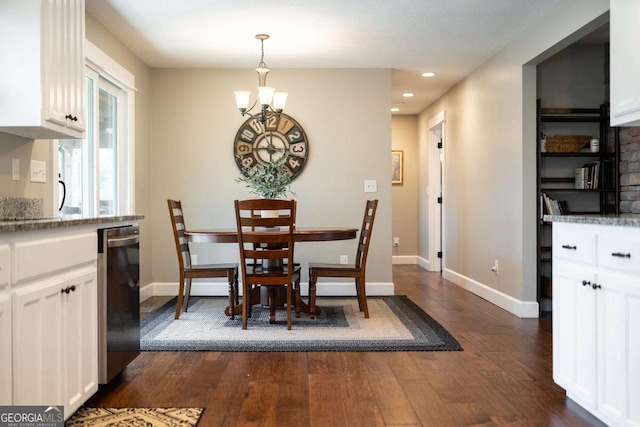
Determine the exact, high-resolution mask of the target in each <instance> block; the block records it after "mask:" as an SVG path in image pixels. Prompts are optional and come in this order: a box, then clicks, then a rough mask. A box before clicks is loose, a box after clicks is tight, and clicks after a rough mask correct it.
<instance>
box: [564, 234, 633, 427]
mask: <svg viewBox="0 0 640 427" xmlns="http://www.w3.org/2000/svg"><path fill="white" fill-rule="evenodd" d="M563 246H565V247H566V248H570V249H567V250H566V251H562V250H561V249H562V248H563ZM574 247H575V248H574ZM553 251H554V252H553V291H554V297H553V378H554V381H555V382H556V383H557V384H558V385H560V386H561V387H563V388H564V389H565V390H566V391H567V396H568V397H570V398H571V399H573V400H575V401H576V402H577V403H579V404H580V405H582V406H583V407H584V408H585V409H587V410H589V411H590V412H591V413H593V414H594V415H596V416H597V417H598V418H600V419H601V420H603V421H604V422H606V423H607V424H608V425H612V426H638V425H640V272H639V271H638V264H639V260H640V229H638V228H632V227H614V226H604V225H581V224H569V223H554V224H553ZM577 254H579V255H577Z"/></svg>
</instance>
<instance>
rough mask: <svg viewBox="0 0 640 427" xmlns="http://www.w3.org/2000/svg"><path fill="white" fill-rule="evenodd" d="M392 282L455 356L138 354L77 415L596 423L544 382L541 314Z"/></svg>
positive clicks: (424, 281) (401, 279)
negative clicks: (126, 411)
mask: <svg viewBox="0 0 640 427" xmlns="http://www.w3.org/2000/svg"><path fill="white" fill-rule="evenodd" d="M393 274H394V276H393V281H394V284H395V292H396V294H398V295H407V296H408V297H409V298H410V299H411V300H412V301H413V302H415V303H416V304H417V305H418V306H420V307H422V308H423V309H424V310H425V311H426V312H427V313H429V314H430V315H431V316H432V317H433V318H434V319H435V320H436V321H438V322H439V323H440V324H442V326H444V327H445V328H446V329H447V330H448V331H450V332H451V334H452V335H453V336H454V337H455V338H456V339H457V340H458V341H459V342H460V344H461V345H462V346H463V348H464V350H463V351H451V352H389V353H357V352H353V353H352V352H309V353H304V352H298V353H242V352H237V353H236V352H228V353H224V352H222V353H218V352H192V353H189V352H184V353H181V352H143V353H142V354H141V355H140V356H139V357H138V358H137V359H136V360H135V361H133V362H132V363H131V364H130V365H129V367H128V368H127V369H126V370H125V371H124V372H123V374H122V375H121V376H120V377H118V378H117V379H116V380H114V381H112V382H111V383H110V384H108V385H103V386H100V389H99V391H98V393H96V394H95V395H94V396H93V397H92V398H91V399H90V400H89V402H87V405H95V406H115V407H127V406H130V407H131V406H141V407H143V406H152V405H158V406H174V405H184V406H202V407H205V408H206V410H205V412H204V415H203V417H202V420H201V422H200V424H199V427H208V426H244V425H262V426H269V425H274V426H287V427H288V426H332V427H333V426H358V425H363V426H364V425H366V426H385V427H392V426H403V427H407V426H435V427H448V426H452V427H454V426H455V427H458V426H463V425H492V426H508V427H512V426H540V427H542V426H544V427H548V426H563V427H566V426H569V427H574V426H575V427H578V426H602V425H603V424H602V423H601V422H599V421H598V420H597V419H595V418H594V417H593V416H591V415H590V414H589V413H588V412H586V411H585V410H584V409H582V408H580V407H579V406H578V405H576V404H575V403H573V402H572V401H570V400H568V399H566V397H565V395H564V391H563V390H562V389H561V388H560V387H558V386H557V385H556V384H555V383H554V382H553V379H552V361H551V355H552V345H551V339H552V335H551V317H550V316H544V317H542V318H540V319H520V318H518V317H516V316H513V315H512V314H510V313H508V312H506V311H505V310H503V309H501V308H499V307H497V306H495V305H493V304H491V303H489V302H488V301H485V300H483V299H482V298H479V297H477V296H476V295H473V294H471V293H469V292H468V291H466V290H464V289H462V288H461V287H459V286H456V285H455V284H453V283H451V282H448V281H446V280H444V279H443V278H442V277H441V276H440V275H439V274H436V273H429V272H426V271H425V270H423V269H421V268H419V267H417V266H415V265H397V266H394V267H393ZM169 299H170V297H153V298H151V299H150V300H147V301H145V302H144V303H143V305H144V306H145V311H149V310H153V309H156V308H157V307H160V306H161V305H162V304H163V303H164V302H166V301H167V300H169ZM143 315H144V314H143Z"/></svg>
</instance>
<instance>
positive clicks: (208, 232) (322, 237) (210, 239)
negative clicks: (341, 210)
mask: <svg viewBox="0 0 640 427" xmlns="http://www.w3.org/2000/svg"><path fill="white" fill-rule="evenodd" d="M357 234H358V229H357V228H333V227H326V228H305V227H302V228H296V229H295V230H294V232H293V239H294V241H295V242H296V243H298V242H330V241H334V240H350V239H355V238H356V235H357ZM184 235H185V237H186V238H187V240H188V241H189V242H194V243H238V230H237V229H235V228H233V229H231V228H227V229H201V230H200V229H198V230H185V232H184ZM265 297H266V294H263V295H261V294H260V293H259V290H258V292H252V294H251V295H250V296H249V300H250V301H251V305H253V304H262V305H265V301H264V298H265ZM281 297H282V296H281V295H280V297H279V298H278V299H281ZM278 305H280V302H278ZM300 311H301V312H302V313H310V311H311V310H310V307H309V305H308V304H306V303H305V302H304V301H300ZM224 312H225V314H226V315H227V316H230V315H231V308H230V307H227V308H226V309H225V311H224ZM233 312H234V313H242V303H240V304H239V305H237V306H235V307H234V308H233ZM314 314H316V315H318V314H320V307H317V306H316V309H315V313H314Z"/></svg>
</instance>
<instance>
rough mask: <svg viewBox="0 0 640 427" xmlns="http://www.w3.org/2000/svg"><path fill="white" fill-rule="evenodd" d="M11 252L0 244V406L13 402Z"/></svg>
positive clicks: (6, 246)
mask: <svg viewBox="0 0 640 427" xmlns="http://www.w3.org/2000/svg"><path fill="white" fill-rule="evenodd" d="M10 266H11V252H10V249H9V245H0V378H2V381H0V406H3V405H11V404H12V403H13V398H12V389H11V378H12V372H13V368H12V367H11V292H10V289H9V283H10V278H11V274H10Z"/></svg>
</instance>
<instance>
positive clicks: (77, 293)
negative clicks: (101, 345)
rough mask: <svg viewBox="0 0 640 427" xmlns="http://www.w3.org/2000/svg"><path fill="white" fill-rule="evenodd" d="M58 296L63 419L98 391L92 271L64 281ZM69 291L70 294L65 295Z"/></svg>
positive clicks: (94, 277) (94, 274)
mask: <svg viewBox="0 0 640 427" xmlns="http://www.w3.org/2000/svg"><path fill="white" fill-rule="evenodd" d="M64 289H65V294H61V295H62V332H63V335H64V337H63V340H62V341H63V343H64V347H63V349H62V360H63V365H64V369H63V372H64V381H63V384H64V393H63V396H64V399H65V401H64V409H65V415H67V416H69V415H71V414H72V413H73V412H75V411H76V410H77V409H78V408H79V407H80V406H81V405H82V404H83V403H84V402H85V401H86V400H87V399H89V398H90V397H91V396H92V395H93V393H95V392H96V391H97V390H98V286H97V272H96V269H95V268H92V269H86V270H83V271H79V272H77V274H75V275H74V276H72V277H69V278H68V279H67V280H66V281H65V288H64ZM67 289H69V290H70V292H69V293H66V290H67Z"/></svg>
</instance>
